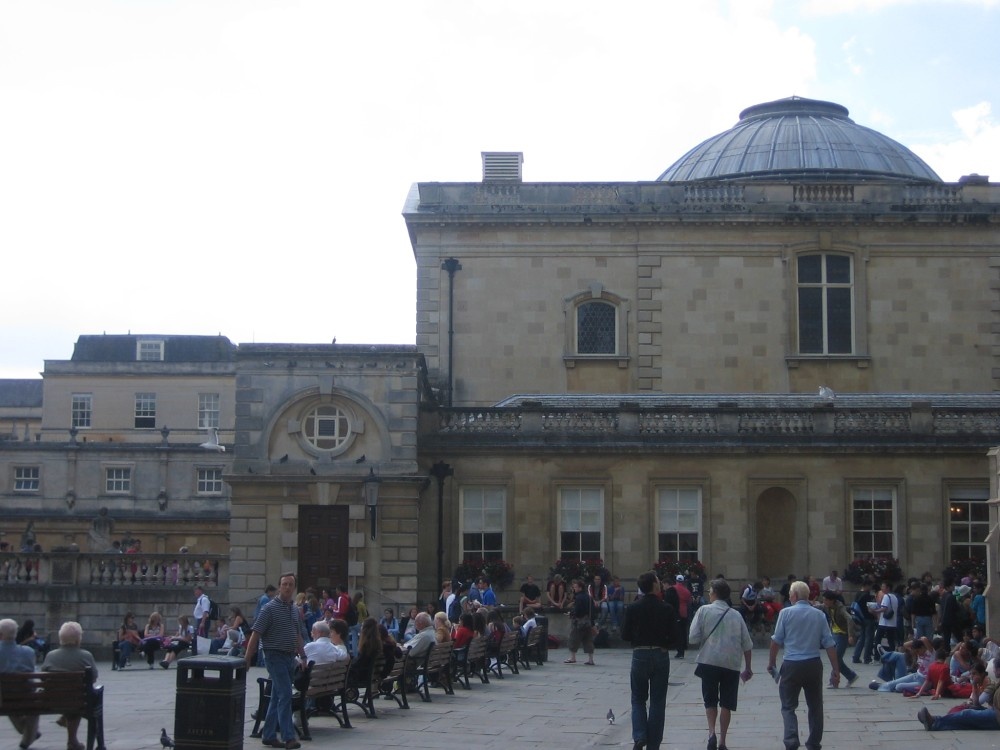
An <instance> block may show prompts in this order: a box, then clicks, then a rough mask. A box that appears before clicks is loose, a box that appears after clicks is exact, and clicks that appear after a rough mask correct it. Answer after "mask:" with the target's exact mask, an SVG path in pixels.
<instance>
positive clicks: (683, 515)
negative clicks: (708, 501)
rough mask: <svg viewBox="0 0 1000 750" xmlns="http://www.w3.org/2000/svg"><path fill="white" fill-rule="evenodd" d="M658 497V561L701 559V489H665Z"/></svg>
mask: <svg viewBox="0 0 1000 750" xmlns="http://www.w3.org/2000/svg"><path fill="white" fill-rule="evenodd" d="M658 495H659V517H658V519H657V554H658V559H660V560H663V559H666V558H671V559H674V560H699V559H701V552H700V549H701V489H699V488H697V487H664V488H662V489H660V491H659V493H658Z"/></svg>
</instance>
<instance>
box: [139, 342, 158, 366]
mask: <svg viewBox="0 0 1000 750" xmlns="http://www.w3.org/2000/svg"><path fill="white" fill-rule="evenodd" d="M135 358H136V359H137V360H139V361H140V362H162V361H163V342H162V341H161V340H159V339H139V341H138V342H136V345H135Z"/></svg>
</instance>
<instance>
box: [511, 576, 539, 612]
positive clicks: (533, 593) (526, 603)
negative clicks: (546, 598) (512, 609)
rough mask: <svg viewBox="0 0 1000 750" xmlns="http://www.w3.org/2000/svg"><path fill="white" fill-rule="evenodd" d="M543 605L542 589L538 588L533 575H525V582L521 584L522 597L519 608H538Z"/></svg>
mask: <svg viewBox="0 0 1000 750" xmlns="http://www.w3.org/2000/svg"><path fill="white" fill-rule="evenodd" d="M541 606H542V590H541V589H540V588H538V584H537V583H535V579H534V577H533V576H530V575H529V576H525V578H524V584H523V585H522V586H521V598H520V600H519V602H518V606H517V608H518V610H523V609H524V608H525V607H534V608H535V609H538V608H539V607H541Z"/></svg>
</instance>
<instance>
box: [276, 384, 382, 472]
mask: <svg viewBox="0 0 1000 750" xmlns="http://www.w3.org/2000/svg"><path fill="white" fill-rule="evenodd" d="M323 408H334V409H338V410H339V411H340V412H341V413H342V414H343V415H344V416H345V417H346V419H347V429H346V431H345V434H344V439H343V440H341V441H340V442H339V443H338V444H337V445H336V446H334V447H333V448H321V447H319V446H317V445H316V442H315V439H314V438H311V437H310V436H309V435H307V434H306V429H307V424H308V421H309V419H310V417H311V415H312V414H314V413H315V412H316V411H317V410H318V409H323ZM296 414H297V415H298V418H297V419H290V420H289V421H288V434H289V435H291V436H293V437H294V438H295V439H296V440H297V441H298V443H299V445H300V446H301V447H302V449H303V450H304V451H305V452H306V453H308V454H309V455H311V456H315V457H316V458H326V457H329V458H333V457H335V456H340V455H343V454H344V453H346V452H347V451H349V450H350V449H351V447H352V446H353V445H354V443H355V441H356V438H357V436H358V435H361V434H363V433H364V431H365V419H364V417H363V416H362V414H360V413H359V412H358V410H357V409H356V408H355V407H354V406H353V405H352V404H351V402H350V401H349V400H347V399H346V398H342V397H334V398H318V399H317V398H312V399H308V400H306V401H304V402H303V403H302V404H301V406H300V407H299V408H298V410H297V412H296Z"/></svg>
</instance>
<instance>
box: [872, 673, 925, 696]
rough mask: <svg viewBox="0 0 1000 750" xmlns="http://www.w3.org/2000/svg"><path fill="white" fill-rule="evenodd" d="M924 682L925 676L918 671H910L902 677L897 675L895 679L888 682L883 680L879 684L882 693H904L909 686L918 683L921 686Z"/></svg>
mask: <svg viewBox="0 0 1000 750" xmlns="http://www.w3.org/2000/svg"><path fill="white" fill-rule="evenodd" d="M923 683H924V678H923V676H922V675H920V674H918V673H917V672H910V673H909V674H905V675H903V676H902V677H897V678H896V679H895V680H889V681H888V682H883V683H882V684H881V685H879V686H878V690H879V692H880V693H902V692H903V690H904V689H905V688H907V687H912V686H914V685H916V686H917V687H920V686H921V685H922V684H923Z"/></svg>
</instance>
